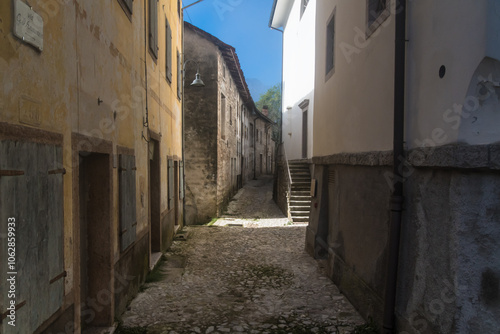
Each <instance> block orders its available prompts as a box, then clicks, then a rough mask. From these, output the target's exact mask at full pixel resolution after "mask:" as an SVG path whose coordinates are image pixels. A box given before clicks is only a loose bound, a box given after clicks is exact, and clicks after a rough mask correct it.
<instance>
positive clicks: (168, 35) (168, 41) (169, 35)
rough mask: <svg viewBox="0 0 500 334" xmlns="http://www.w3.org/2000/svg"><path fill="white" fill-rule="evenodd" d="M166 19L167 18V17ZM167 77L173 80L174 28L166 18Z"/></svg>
mask: <svg viewBox="0 0 500 334" xmlns="http://www.w3.org/2000/svg"><path fill="white" fill-rule="evenodd" d="M165 20H166V18H165ZM166 22H167V23H166V44H167V47H166V51H165V52H166V57H165V58H166V64H167V68H166V74H165V75H166V77H167V80H168V81H170V82H172V29H171V28H170V24H169V23H168V20H166Z"/></svg>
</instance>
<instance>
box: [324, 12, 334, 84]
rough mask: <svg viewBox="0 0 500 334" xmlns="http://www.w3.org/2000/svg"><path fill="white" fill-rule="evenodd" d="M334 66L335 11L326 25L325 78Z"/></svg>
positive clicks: (331, 72)
mask: <svg viewBox="0 0 500 334" xmlns="http://www.w3.org/2000/svg"><path fill="white" fill-rule="evenodd" d="M334 68H335V11H334V12H333V14H332V16H331V18H330V20H329V21H328V25H327V26H326V71H325V74H326V75H327V78H326V80H328V78H329V77H330V75H331V74H333V70H334Z"/></svg>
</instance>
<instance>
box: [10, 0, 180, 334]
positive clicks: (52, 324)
mask: <svg viewBox="0 0 500 334" xmlns="http://www.w3.org/2000/svg"><path fill="white" fill-rule="evenodd" d="M29 3H30V6H28V5H26V2H25V1H20V0H13V1H2V2H1V4H0V73H1V75H0V203H1V204H0V205H1V209H0V219H1V221H2V224H0V238H1V242H0V245H1V248H0V256H1V257H2V262H1V263H2V268H1V270H0V291H1V292H2V293H1V294H0V295H1V297H0V313H1V314H2V318H1V319H2V320H1V322H0V328H1V330H0V332H2V333H41V332H44V333H80V332H81V331H82V330H84V329H89V328H93V327H111V326H112V325H113V324H114V323H115V319H116V317H118V316H119V315H120V313H121V312H122V311H123V310H124V309H125V307H126V305H127V303H128V301H129V300H130V298H131V297H132V296H133V295H134V294H135V293H136V292H137V291H138V289H139V286H140V285H141V284H142V283H143V281H144V278H145V276H146V274H147V272H148V271H149V269H150V266H152V265H153V264H154V263H155V260H156V259H158V256H156V255H155V254H160V252H161V251H162V250H165V249H166V248H167V247H168V246H169V244H170V243H171V241H172V239H173V235H174V230H175V229H176V228H178V227H179V226H180V225H181V224H182V219H183V217H182V195H183V193H182V192H181V191H180V190H181V189H182V187H181V182H180V175H182V174H183V171H182V161H181V160H182V114H181V112H182V103H181V94H180V93H181V83H182V80H181V77H180V76H179V74H180V73H181V71H180V70H179V67H180V66H179V65H180V64H181V63H182V59H181V58H180V54H181V52H182V50H181V49H182V43H181V40H182V25H181V22H182V21H183V18H182V10H181V8H182V1H174V0H159V1H156V0H150V1H144V2H142V1H141V2H140V1H130V0H106V1H97V2H96V1H92V2H90V1H83V0H75V1H38V0H35V1H30V2H29ZM7 221H9V222H12V228H14V229H15V235H16V245H15V249H16V254H15V261H14V262H15V264H14V265H13V269H12V270H10V271H15V272H17V273H18V275H17V276H16V284H15V286H16V289H15V294H14V295H15V302H16V303H17V304H16V310H15V319H16V322H15V325H16V326H15V327H13V326H11V324H9V321H11V317H10V316H12V313H11V312H10V311H8V310H7V308H8V306H10V302H11V301H12V300H13V299H12V298H11V297H9V295H8V294H6V293H5V291H7V290H8V286H7V285H6V282H7V281H6V278H7V277H6V273H7V269H6V267H3V266H4V264H5V262H4V259H7V258H8V256H7V254H9V253H11V251H10V250H9V249H8V248H7V244H8V243H7V242H6V236H7V235H8V230H7V224H6V223H7Z"/></svg>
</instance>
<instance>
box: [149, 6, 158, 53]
mask: <svg viewBox="0 0 500 334" xmlns="http://www.w3.org/2000/svg"><path fill="white" fill-rule="evenodd" d="M149 50H150V51H151V53H152V55H153V56H154V57H155V58H158V0H149Z"/></svg>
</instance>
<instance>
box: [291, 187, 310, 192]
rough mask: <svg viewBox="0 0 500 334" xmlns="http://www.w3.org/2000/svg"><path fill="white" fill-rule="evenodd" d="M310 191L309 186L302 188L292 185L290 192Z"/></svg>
mask: <svg viewBox="0 0 500 334" xmlns="http://www.w3.org/2000/svg"><path fill="white" fill-rule="evenodd" d="M310 189H311V186H310V185H308V186H304V185H295V186H294V185H292V192H293V191H294V190H297V191H303V192H306V191H308V190H310Z"/></svg>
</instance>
